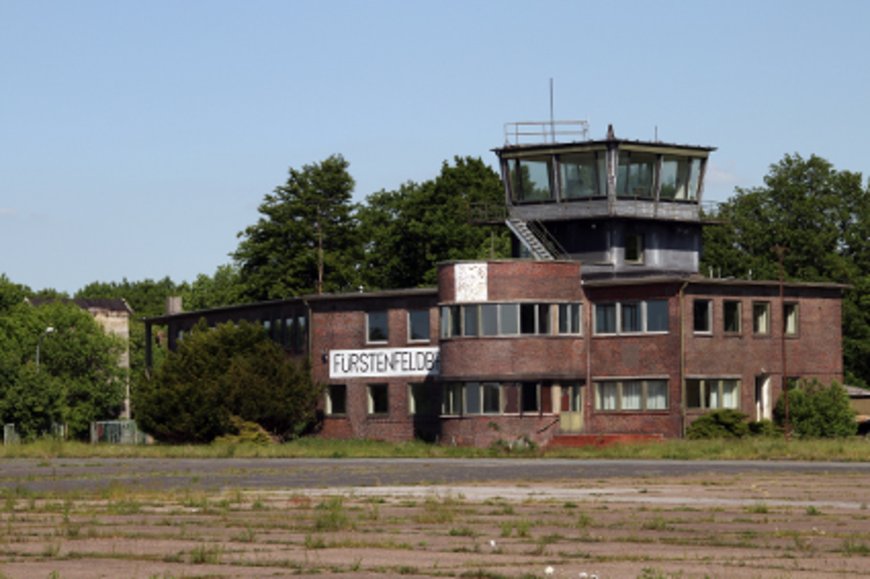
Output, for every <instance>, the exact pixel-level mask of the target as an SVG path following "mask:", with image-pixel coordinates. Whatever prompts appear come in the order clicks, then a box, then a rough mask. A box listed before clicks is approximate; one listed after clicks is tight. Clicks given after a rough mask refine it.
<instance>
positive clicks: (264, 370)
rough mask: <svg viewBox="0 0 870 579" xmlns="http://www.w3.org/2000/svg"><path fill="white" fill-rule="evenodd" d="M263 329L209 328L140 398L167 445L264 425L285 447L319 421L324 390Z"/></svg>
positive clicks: (143, 415)
mask: <svg viewBox="0 0 870 579" xmlns="http://www.w3.org/2000/svg"><path fill="white" fill-rule="evenodd" d="M310 376H311V374H310V371H309V368H308V367H307V363H305V362H301V363H295V362H293V361H292V360H290V359H289V358H288V357H287V355H286V354H285V353H284V351H283V350H282V349H281V347H280V346H278V345H277V344H275V343H274V342H272V341H271V340H269V338H268V336H267V335H266V334H265V332H264V331H263V329H262V328H261V327H260V326H258V325H255V324H250V323H247V322H242V323H240V324H238V325H235V324H231V323H228V324H221V325H219V326H217V327H216V328H209V327H208V326H207V325H206V324H205V323H204V322H201V323H200V324H199V325H197V327H196V328H194V330H193V331H191V332H190V333H189V334H186V335H185V336H184V339H183V340H181V341H180V343H179V346H178V349H177V351H175V352H170V353H169V354H168V356H167V358H166V360H165V361H164V363H163V364H162V365H161V367H160V368H159V370H158V371H157V372H156V373H155V374H154V376H153V377H152V378H151V380H147V381H145V382H143V383H142V384H141V385H140V387H139V390H138V392H137V393H136V397H135V403H136V417H137V421H138V422H139V424H140V426H141V427H142V429H143V430H145V431H146V432H148V433H149V434H151V435H152V436H154V438H156V439H157V440H159V441H161V442H173V443H178V442H194V443H207V442H211V441H213V440H214V439H215V438H218V437H221V436H226V435H240V434H242V432H241V429H240V428H239V425H240V424H243V423H244V422H250V423H256V424H258V425H259V426H261V427H262V428H263V429H265V430H266V431H267V432H268V433H269V434H270V435H271V436H272V437H274V438H275V439H277V440H286V439H289V438H292V437H294V436H296V435H298V434H300V433H301V432H302V431H303V430H304V429H305V428H306V427H307V426H308V425H309V424H310V423H311V422H312V421H313V420H314V418H315V410H316V403H317V398H318V396H319V394H320V388H319V386H317V385H316V384H313V383H312V381H311V377H310Z"/></svg>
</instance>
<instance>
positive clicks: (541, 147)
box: [491, 138, 716, 156]
mask: <svg viewBox="0 0 870 579" xmlns="http://www.w3.org/2000/svg"><path fill="white" fill-rule="evenodd" d="M607 145H616V146H617V147H618V146H620V145H634V146H639V147H650V148H654V149H688V150H694V151H704V152H711V151H715V150H716V147H711V146H707V145H687V144H679V143H665V142H663V141H641V140H631V139H615V138H614V139H595V140H588V141H568V142H561V143H533V144H522V145H505V146H504V147H497V148H495V149H491V150H492V152H494V153H495V154H497V155H498V156H501V155H502V153H510V152H518V151H547V150H557V149H572V148H577V147H606V146H607Z"/></svg>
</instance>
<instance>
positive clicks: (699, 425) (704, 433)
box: [686, 408, 749, 440]
mask: <svg viewBox="0 0 870 579" xmlns="http://www.w3.org/2000/svg"><path fill="white" fill-rule="evenodd" d="M746 418H747V416H746V415H745V414H743V413H742V412H738V411H737V410H733V409H730V408H724V409H722V410H714V411H713V412H708V413H707V414H705V415H703V416H701V417H699V418H697V419H696V420H695V421H694V422H692V424H690V425H689V427H688V428H687V429H686V438H689V439H695V440H696V439H702V438H743V437H744V436H746V435H748V434H749V425H748V424H747V422H746Z"/></svg>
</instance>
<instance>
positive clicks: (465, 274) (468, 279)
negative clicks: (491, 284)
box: [454, 263, 488, 302]
mask: <svg viewBox="0 0 870 579" xmlns="http://www.w3.org/2000/svg"><path fill="white" fill-rule="evenodd" d="M454 274H455V275H454V279H455V282H456V301H457V302H485V301H487V299H488V298H487V295H488V292H487V275H488V264H486V263H457V264H456V266H455V269H454Z"/></svg>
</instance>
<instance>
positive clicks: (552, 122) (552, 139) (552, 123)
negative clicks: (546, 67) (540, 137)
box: [550, 77, 556, 143]
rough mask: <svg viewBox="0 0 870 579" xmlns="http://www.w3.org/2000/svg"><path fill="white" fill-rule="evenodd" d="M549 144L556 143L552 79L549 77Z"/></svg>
mask: <svg viewBox="0 0 870 579" xmlns="http://www.w3.org/2000/svg"><path fill="white" fill-rule="evenodd" d="M550 142H552V143H555V142H556V120H555V118H554V117H553V77H550Z"/></svg>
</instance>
